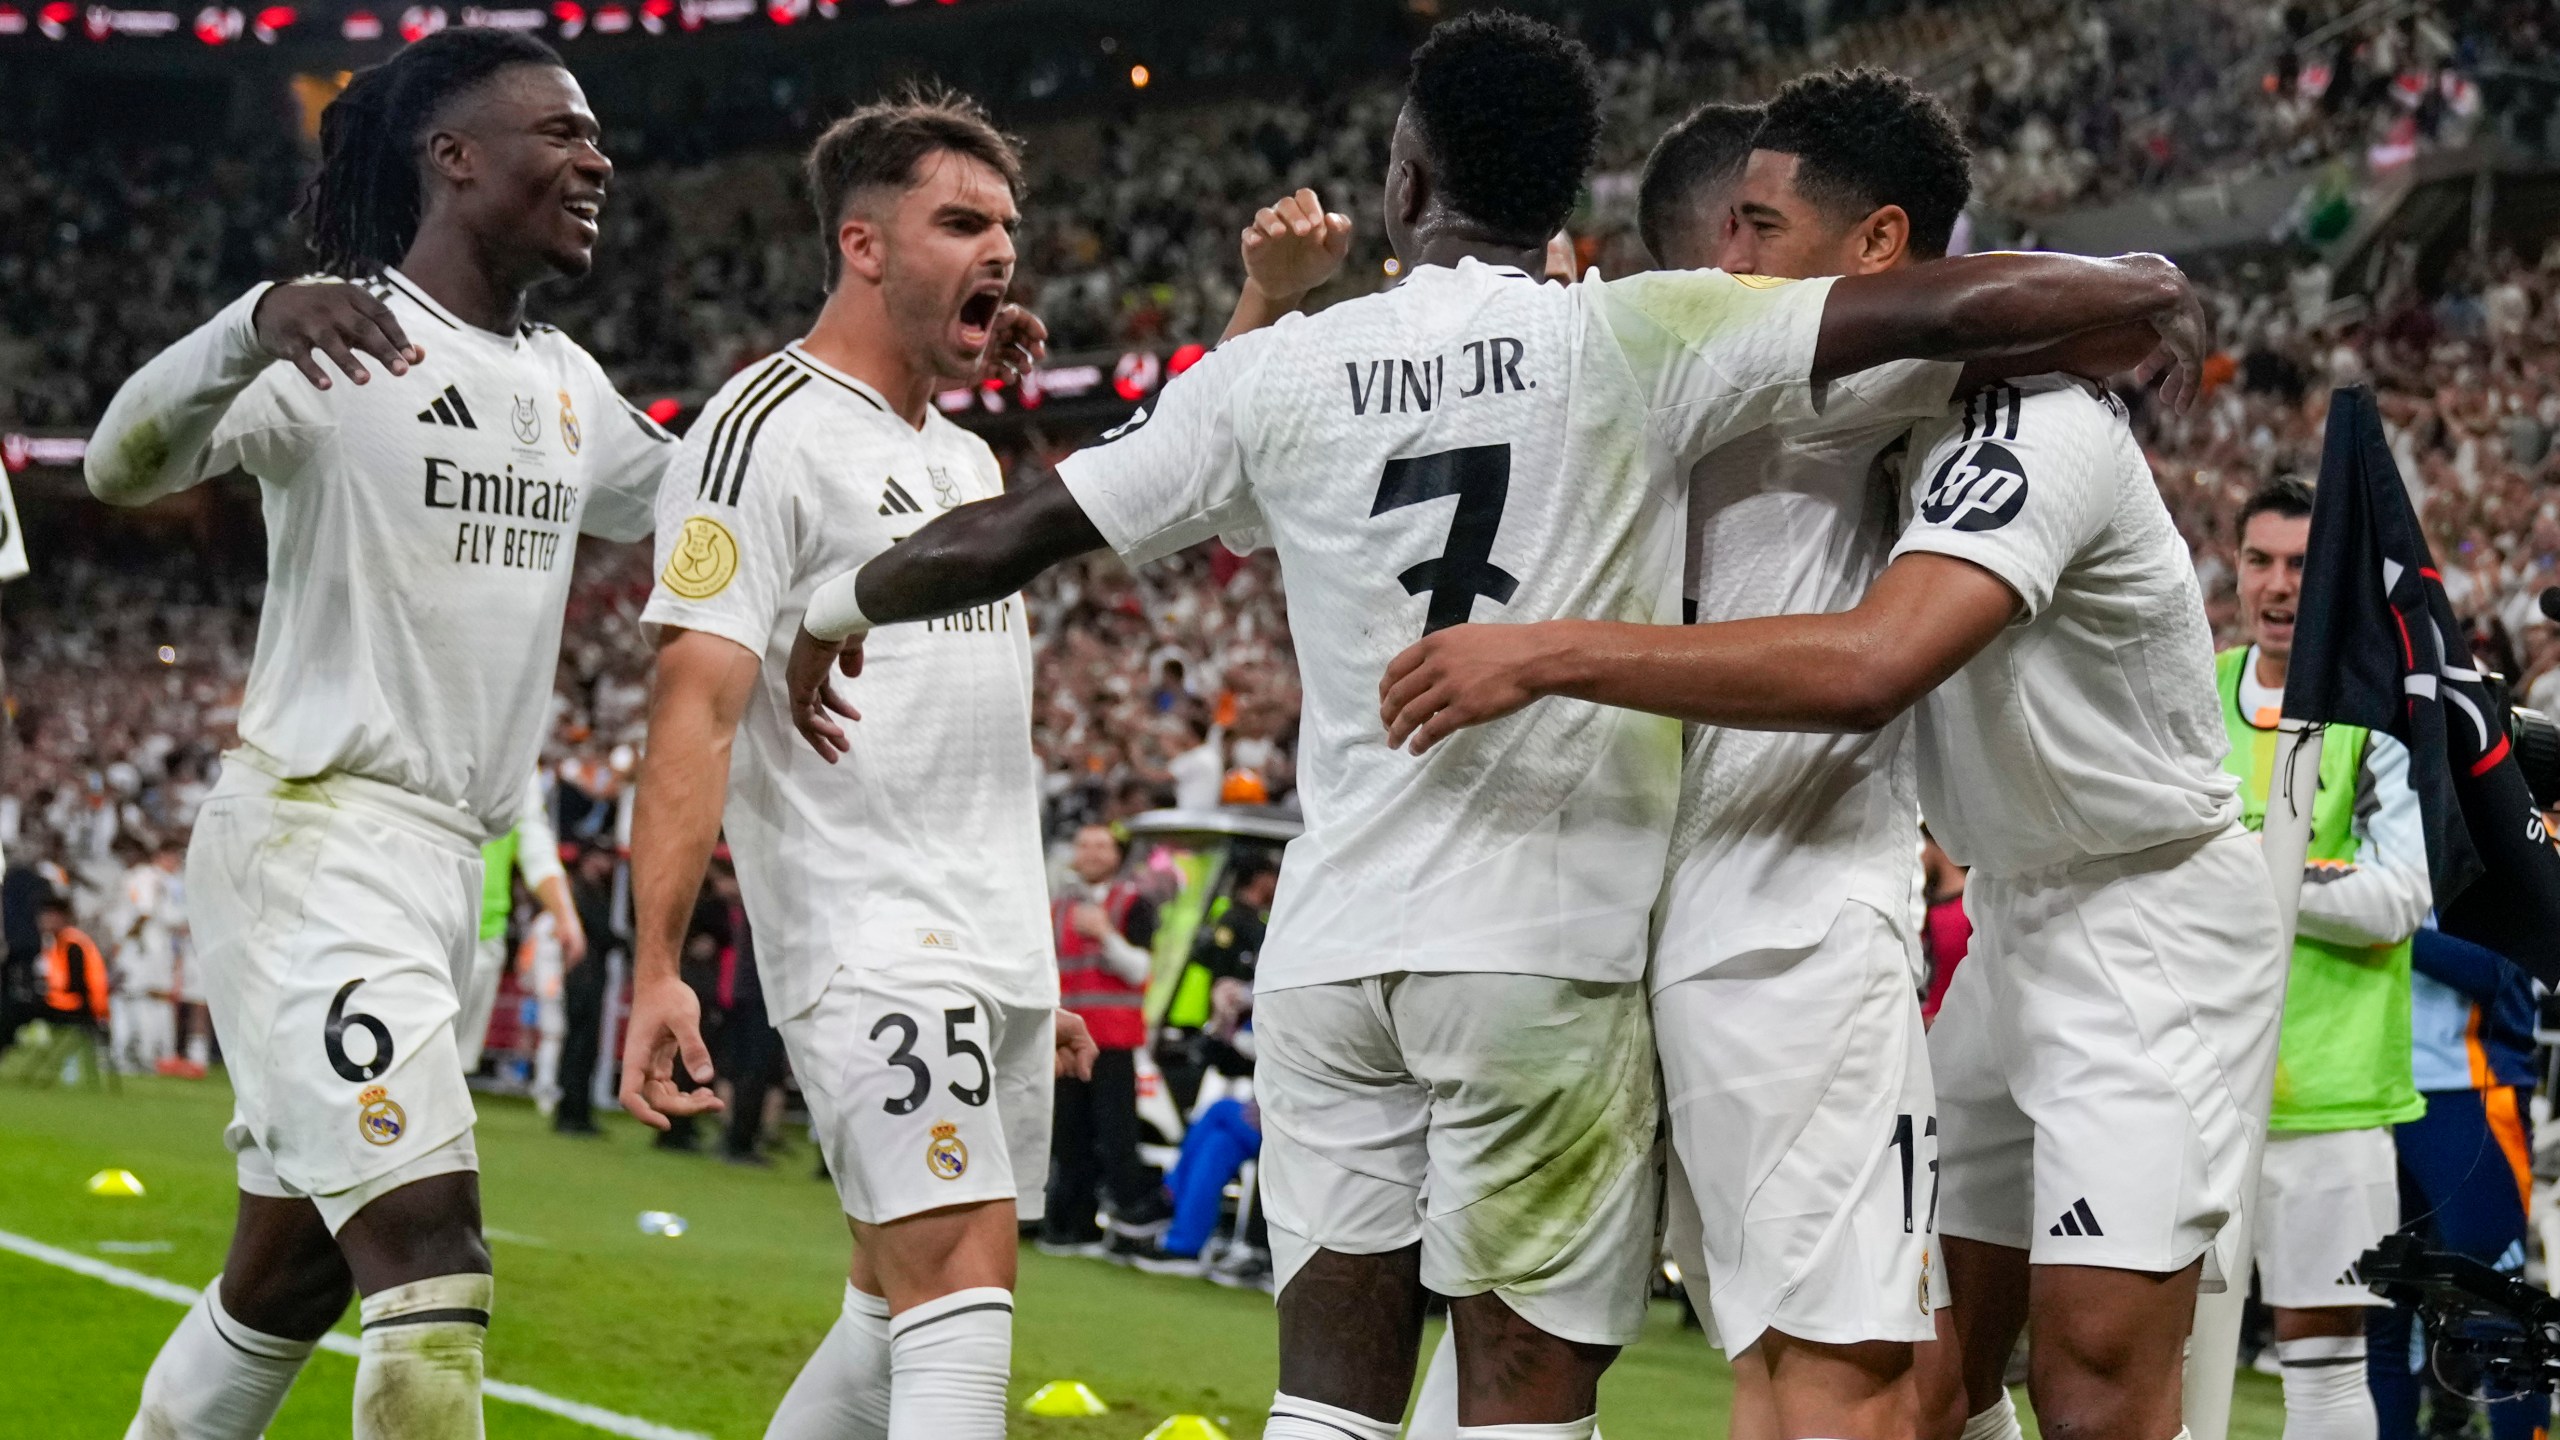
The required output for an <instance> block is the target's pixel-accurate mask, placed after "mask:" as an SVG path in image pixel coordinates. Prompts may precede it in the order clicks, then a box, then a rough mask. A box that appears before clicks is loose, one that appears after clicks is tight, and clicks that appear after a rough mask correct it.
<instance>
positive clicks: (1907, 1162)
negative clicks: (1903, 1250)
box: [1887, 1115, 1938, 1235]
mask: <svg viewBox="0 0 2560 1440" xmlns="http://www.w3.org/2000/svg"><path fill="white" fill-rule="evenodd" d="M1920 1133H1921V1134H1922V1135H1923V1136H1925V1137H1927V1138H1928V1139H1929V1140H1930V1141H1931V1142H1932V1143H1931V1145H1930V1146H1929V1223H1928V1228H1929V1230H1930V1231H1931V1233H1935V1232H1936V1230H1937V1228H1938V1147H1937V1145H1936V1144H1935V1143H1934V1142H1935V1141H1936V1140H1937V1138H1938V1117H1937V1116H1935V1115H1932V1116H1930V1117H1929V1124H1928V1128H1926V1129H1925V1130H1922V1131H1921V1132H1920ZM1887 1143H1889V1144H1890V1145H1891V1146H1892V1147H1893V1148H1894V1149H1896V1150H1899V1151H1901V1152H1902V1233H1903V1234H1905V1235H1908V1234H1910V1233H1911V1222H1912V1218H1913V1206H1912V1200H1913V1198H1914V1197H1913V1194H1912V1171H1913V1169H1914V1165H1913V1161H1914V1159H1915V1157H1914V1156H1913V1154H1912V1150H1913V1145H1912V1139H1911V1117H1910V1116H1908V1115H1896V1116H1894V1117H1893V1139H1892V1140H1891V1141H1889V1142H1887Z"/></svg>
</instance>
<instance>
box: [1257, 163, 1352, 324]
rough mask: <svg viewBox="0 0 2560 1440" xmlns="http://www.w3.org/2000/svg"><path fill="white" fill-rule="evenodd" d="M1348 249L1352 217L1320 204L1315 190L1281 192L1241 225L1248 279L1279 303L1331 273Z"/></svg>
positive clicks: (1302, 294)
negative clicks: (1281, 193)
mask: <svg viewBox="0 0 2560 1440" xmlns="http://www.w3.org/2000/svg"><path fill="white" fill-rule="evenodd" d="M1350 253H1351V217H1350V216H1348V215H1341V214H1336V213H1334V212H1332V211H1328V210H1326V209H1325V208H1324V202H1322V201H1320V200H1318V199H1317V198H1316V192H1314V191H1313V190H1307V189H1301V190H1299V191H1298V193H1297V194H1295V195H1284V196H1282V197H1281V198H1280V200H1279V201H1278V202H1277V203H1276V204H1271V205H1266V206H1264V207H1263V208H1262V209H1260V210H1257V211H1255V212H1254V215H1253V223H1252V224H1250V225H1247V226H1245V227H1244V274H1245V281H1246V283H1248V284H1250V285H1252V286H1253V287H1254V288H1255V289H1258V290H1260V291H1261V292H1262V293H1263V294H1264V295H1265V296H1267V297H1269V298H1270V299H1272V300H1275V301H1279V302H1282V305H1283V308H1288V307H1292V306H1295V305H1296V304H1297V303H1298V302H1299V301H1301V300H1304V299H1305V298H1306V297H1307V293H1308V292H1309V291H1311V290H1314V289H1315V288H1316V287H1317V286H1319V285H1322V284H1323V283H1324V282H1326V281H1327V280H1330V279H1332V278H1333V277H1334V274H1335V272H1337V271H1339V270H1340V269H1341V268H1342V261H1343V258H1344V257H1345V256H1348V255H1349V254H1350Z"/></svg>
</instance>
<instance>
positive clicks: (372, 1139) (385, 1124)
mask: <svg viewBox="0 0 2560 1440" xmlns="http://www.w3.org/2000/svg"><path fill="white" fill-rule="evenodd" d="M356 1104H357V1105H358V1106H360V1107H362V1108H361V1109H359V1110H358V1111H357V1112H356V1133H357V1134H359V1135H362V1136H363V1137H364V1139H365V1143H366V1144H368V1145H388V1144H390V1143H391V1142H392V1141H394V1140H397V1139H399V1138H400V1136H401V1133H402V1132H403V1131H406V1130H407V1129H408V1128H409V1117H408V1115H407V1114H406V1113H405V1112H403V1111H402V1110H401V1108H400V1102H399V1101H397V1100H394V1099H392V1098H391V1092H390V1091H388V1090H385V1089H383V1088H382V1087H381V1086H379V1085H368V1086H366V1087H365V1088H364V1090H363V1091H362V1093H360V1094H358V1095H357V1096H356Z"/></svg>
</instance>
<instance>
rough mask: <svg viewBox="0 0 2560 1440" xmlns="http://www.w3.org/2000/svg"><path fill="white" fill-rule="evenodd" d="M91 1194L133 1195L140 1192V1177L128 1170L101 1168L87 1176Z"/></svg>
mask: <svg viewBox="0 0 2560 1440" xmlns="http://www.w3.org/2000/svg"><path fill="white" fill-rule="evenodd" d="M89 1193H90V1194H92V1195H124V1196H133V1195H139V1194H141V1193H142V1177H141V1176H139V1175H136V1174H134V1173H133V1172H132V1171H130V1170H101V1171H99V1172H98V1173H97V1174H95V1175H92V1176H90V1177H89Z"/></svg>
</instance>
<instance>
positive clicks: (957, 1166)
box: [924, 1120, 969, 1180]
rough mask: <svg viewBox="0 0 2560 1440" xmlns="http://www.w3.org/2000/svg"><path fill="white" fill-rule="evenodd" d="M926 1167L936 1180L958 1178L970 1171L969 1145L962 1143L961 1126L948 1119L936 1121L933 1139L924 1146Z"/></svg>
mask: <svg viewBox="0 0 2560 1440" xmlns="http://www.w3.org/2000/svg"><path fill="white" fill-rule="evenodd" d="M924 1168H925V1169H927V1170H930V1171H932V1172H933V1178H934V1179H936V1180H957V1179H959V1178H960V1177H961V1176H963V1175H966V1174H968V1173H969V1147H968V1146H967V1145H965V1144H962V1143H961V1140H960V1127H959V1126H957V1125H954V1124H952V1123H951V1122H950V1121H948V1120H943V1121H939V1122H936V1123H935V1125H934V1127H933V1139H932V1140H931V1141H930V1142H928V1143H927V1144H926V1145H925V1147H924Z"/></svg>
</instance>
